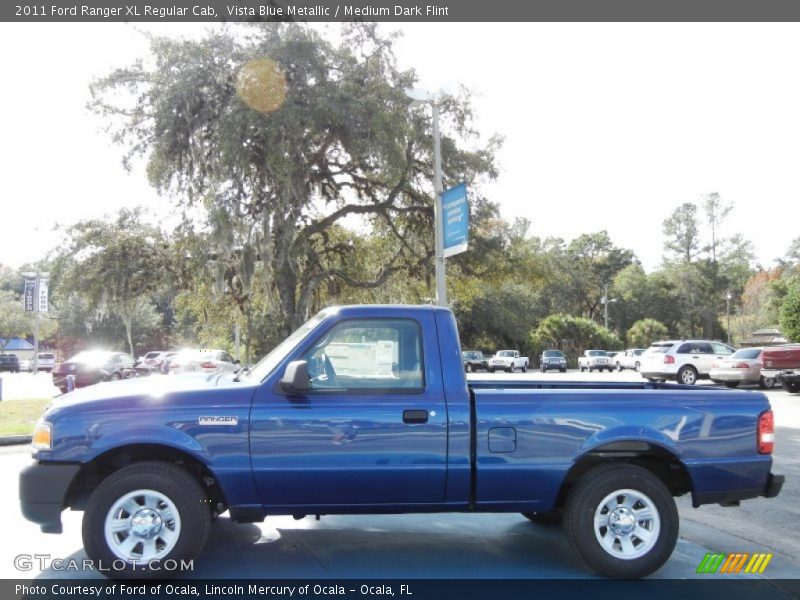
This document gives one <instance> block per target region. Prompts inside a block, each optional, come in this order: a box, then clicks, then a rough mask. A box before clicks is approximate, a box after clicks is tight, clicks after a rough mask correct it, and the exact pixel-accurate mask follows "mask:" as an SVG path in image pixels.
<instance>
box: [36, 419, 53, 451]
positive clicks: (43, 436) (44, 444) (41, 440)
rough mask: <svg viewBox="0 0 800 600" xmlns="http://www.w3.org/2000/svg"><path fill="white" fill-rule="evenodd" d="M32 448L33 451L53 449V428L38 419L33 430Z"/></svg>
mask: <svg viewBox="0 0 800 600" xmlns="http://www.w3.org/2000/svg"><path fill="white" fill-rule="evenodd" d="M32 442H33V448H34V449H35V450H52V449H53V426H52V425H50V423H48V422H47V421H45V420H43V419H39V422H38V423H36V427H35V428H34V430H33V440H32Z"/></svg>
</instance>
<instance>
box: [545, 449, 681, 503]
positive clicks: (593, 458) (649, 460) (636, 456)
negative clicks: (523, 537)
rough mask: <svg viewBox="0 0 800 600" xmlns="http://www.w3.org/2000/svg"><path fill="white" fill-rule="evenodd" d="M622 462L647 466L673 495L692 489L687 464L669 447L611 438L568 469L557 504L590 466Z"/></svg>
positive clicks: (563, 501) (562, 501)
mask: <svg viewBox="0 0 800 600" xmlns="http://www.w3.org/2000/svg"><path fill="white" fill-rule="evenodd" d="M614 462H618V463H625V464H631V465H636V466H639V467H642V468H644V469H647V470H648V471H650V472H651V473H653V475H655V476H656V477H658V478H659V479H660V480H661V481H662V482H663V483H664V485H666V486H667V489H668V490H669V491H670V493H671V494H672V495H673V496H682V495H683V494H686V493H687V492H691V491H692V479H691V477H690V476H689V471H687V470H686V466H685V465H684V464H683V463H682V462H681V461H680V460H679V459H678V457H677V456H675V455H674V454H672V452H670V451H669V450H667V449H665V448H663V447H661V446H657V445H655V444H650V443H648V442H613V443H611V444H606V445H605V446H600V447H599V448H595V449H593V450H592V451H590V452H587V453H586V454H584V455H583V456H581V457H580V458H579V459H578V460H577V461H576V462H575V464H574V465H572V467H571V468H570V470H569V471H568V472H567V476H566V477H565V478H564V481H563V483H562V484H561V489H560V490H559V491H558V496H557V497H556V504H555V506H556V508H563V507H564V504H565V503H566V500H567V495H568V494H569V491H570V489H572V486H573V485H575V483H576V482H577V481H578V480H579V479H580V478H581V477H583V475H584V474H586V473H587V472H589V471H590V470H591V469H593V468H595V467H597V466H599V465H605V464H609V463H614Z"/></svg>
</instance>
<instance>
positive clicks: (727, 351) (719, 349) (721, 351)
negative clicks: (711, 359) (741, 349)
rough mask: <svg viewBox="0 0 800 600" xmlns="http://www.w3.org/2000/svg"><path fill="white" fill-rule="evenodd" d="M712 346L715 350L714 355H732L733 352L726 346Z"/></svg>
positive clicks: (718, 344)
mask: <svg viewBox="0 0 800 600" xmlns="http://www.w3.org/2000/svg"><path fill="white" fill-rule="evenodd" d="M711 346H712V347H713V348H714V354H730V353H731V352H732V350H731V349H730V348H729V347H728V346H726V345H725V344H720V343H712V344H711Z"/></svg>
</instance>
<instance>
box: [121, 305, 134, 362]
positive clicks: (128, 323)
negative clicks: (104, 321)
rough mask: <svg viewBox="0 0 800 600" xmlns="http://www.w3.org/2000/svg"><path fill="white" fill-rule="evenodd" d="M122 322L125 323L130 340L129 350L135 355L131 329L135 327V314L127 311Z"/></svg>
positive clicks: (126, 336)
mask: <svg viewBox="0 0 800 600" xmlns="http://www.w3.org/2000/svg"><path fill="white" fill-rule="evenodd" d="M122 323H123V324H124V325H125V338H126V339H127V340H128V351H129V352H130V355H131V356H133V336H132V334H131V330H132V329H133V315H132V314H130V313H125V314H124V315H122Z"/></svg>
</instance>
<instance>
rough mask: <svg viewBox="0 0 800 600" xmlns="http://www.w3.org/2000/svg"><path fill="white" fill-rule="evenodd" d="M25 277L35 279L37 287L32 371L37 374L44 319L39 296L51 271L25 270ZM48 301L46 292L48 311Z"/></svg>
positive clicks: (34, 309) (34, 305) (45, 299)
mask: <svg viewBox="0 0 800 600" xmlns="http://www.w3.org/2000/svg"><path fill="white" fill-rule="evenodd" d="M22 276H23V277H27V278H28V279H35V280H36V287H35V288H34V289H35V297H34V300H33V312H34V320H33V362H32V363H31V373H33V374H34V375H36V373H38V372H39V324H40V323H41V319H42V311H41V310H40V309H41V306H40V302H41V298H40V296H39V289H40V286H41V284H42V280H44V281H47V280H48V279H49V278H50V273H40V272H38V271H35V272H25V273H23V274H22ZM47 302H48V298H47V295H46V294H45V296H44V303H45V305H44V310H45V311H47Z"/></svg>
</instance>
